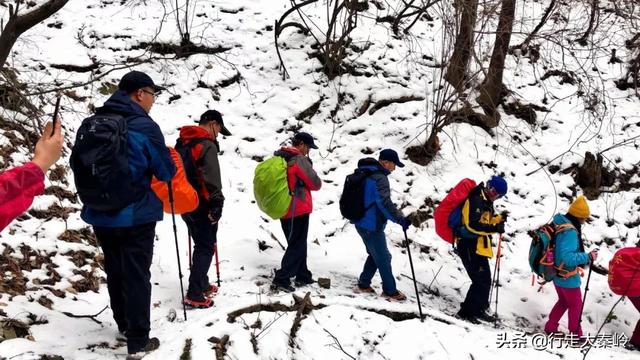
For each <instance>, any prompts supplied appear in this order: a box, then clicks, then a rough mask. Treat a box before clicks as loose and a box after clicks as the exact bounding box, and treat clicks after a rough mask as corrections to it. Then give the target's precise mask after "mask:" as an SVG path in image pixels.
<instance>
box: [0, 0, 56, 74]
mask: <svg viewBox="0 0 640 360" xmlns="http://www.w3.org/2000/svg"><path fill="white" fill-rule="evenodd" d="M67 2H69V0H49V1H47V2H46V3H44V4H42V5H40V6H38V7H37V8H35V9H34V10H31V11H29V12H27V13H24V14H22V15H19V14H18V9H19V6H20V3H16V7H15V10H14V9H13V6H12V5H9V20H8V21H7V23H6V25H5V27H4V28H3V29H2V33H1V34H0V69H2V68H3V67H4V64H5V62H6V61H7V57H9V53H11V48H13V45H14V44H15V43H16V40H18V37H20V35H22V34H23V33H24V32H25V31H27V30H29V29H31V28H32V27H34V26H35V25H36V24H38V23H39V22H41V21H43V20H44V19H46V18H48V17H49V16H51V15H53V14H55V13H56V12H57V11H58V10H60V9H61V8H62V7H63V6H64V5H66V3H67Z"/></svg>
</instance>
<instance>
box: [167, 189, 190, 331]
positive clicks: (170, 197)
mask: <svg viewBox="0 0 640 360" xmlns="http://www.w3.org/2000/svg"><path fill="white" fill-rule="evenodd" d="M167 186H168V187H169V203H170V204H171V221H173V237H174V239H175V241H176V255H177V257H178V276H179V277H180V295H181V296H182V312H183V313H184V321H187V307H186V306H185V304H184V285H182V267H181V266H180V250H178V229H177V228H176V213H175V208H174V206H173V189H172V188H171V180H169V181H167Z"/></svg>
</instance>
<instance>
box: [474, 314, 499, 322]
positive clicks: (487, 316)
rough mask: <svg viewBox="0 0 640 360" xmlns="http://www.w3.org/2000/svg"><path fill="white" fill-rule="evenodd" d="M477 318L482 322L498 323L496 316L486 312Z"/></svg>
mask: <svg viewBox="0 0 640 360" xmlns="http://www.w3.org/2000/svg"><path fill="white" fill-rule="evenodd" d="M475 317H476V319H478V320H480V321H484V322H488V323H495V322H496V321H498V317H497V316H496V315H491V314H489V313H488V312H486V311H482V312H481V313H480V314H478V315H476V316H475Z"/></svg>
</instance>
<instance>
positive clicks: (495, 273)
mask: <svg viewBox="0 0 640 360" xmlns="http://www.w3.org/2000/svg"><path fill="white" fill-rule="evenodd" d="M501 248H502V234H500V238H499V239H498V250H497V256H496V263H495V265H493V275H492V278H491V289H490V290H489V304H491V299H493V288H494V287H497V286H496V283H497V280H498V266H499V265H498V264H499V263H500V255H501V251H500V249H501Z"/></svg>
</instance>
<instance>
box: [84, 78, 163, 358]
mask: <svg viewBox="0 0 640 360" xmlns="http://www.w3.org/2000/svg"><path fill="white" fill-rule="evenodd" d="M162 89H164V88H162V87H160V86H156V85H155V84H154V82H153V80H152V79H151V78H150V77H149V76H148V75H147V74H145V73H142V72H139V71H132V72H129V73H127V74H126V75H124V76H123V77H122V79H121V80H120V83H119V85H118V90H117V91H116V92H115V93H114V94H113V95H112V96H111V97H110V98H109V99H108V100H107V101H106V102H105V103H104V106H103V107H101V108H98V109H97V113H98V114H101V113H106V114H119V115H122V116H123V117H124V118H125V120H126V123H127V130H128V136H127V145H128V161H129V170H130V173H131V179H122V180H123V181H130V182H131V183H132V184H134V185H135V186H136V188H137V189H139V191H140V195H139V196H138V200H137V201H134V202H133V203H131V204H129V205H128V206H126V207H124V208H123V209H121V210H115V211H100V210H96V209H93V208H91V207H88V206H86V205H84V206H83V207H82V213H81V217H82V219H83V220H84V221H86V222H87V223H89V224H91V225H93V229H94V232H95V234H96V238H97V239H98V242H99V243H100V246H101V247H102V250H103V252H104V270H105V272H106V273H107V288H108V290H109V297H110V299H111V310H112V311H113V317H114V319H115V321H116V324H117V325H118V330H119V331H120V332H121V334H122V335H124V336H125V337H126V339H127V350H128V353H129V356H128V357H127V359H137V358H140V357H142V356H143V355H144V354H145V353H146V352H149V351H152V350H155V349H157V348H158V346H159V345H160V343H159V340H158V339H157V338H151V339H150V338H149V330H150V319H149V318H150V307H151V282H150V279H151V272H150V267H151V260H152V257H153V240H154V238H155V226H156V222H157V221H160V220H162V215H163V213H162V202H161V201H160V199H158V197H157V196H156V195H155V193H154V192H153V191H152V190H151V176H152V175H154V176H155V177H156V178H158V179H159V180H160V181H169V180H171V178H172V177H173V175H174V173H175V171H176V170H175V166H174V164H173V160H172V159H171V155H170V154H169V150H168V149H167V147H166V145H165V142H164V136H163V135H162V132H161V131H160V127H159V126H158V124H156V123H155V122H154V121H153V119H151V117H150V116H149V115H148V113H149V111H150V110H151V107H152V106H153V103H154V101H155V96H156V94H157V93H158V92H159V91H160V90H162Z"/></svg>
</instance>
